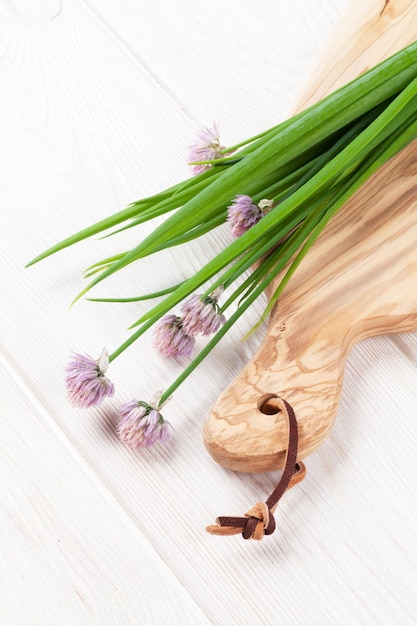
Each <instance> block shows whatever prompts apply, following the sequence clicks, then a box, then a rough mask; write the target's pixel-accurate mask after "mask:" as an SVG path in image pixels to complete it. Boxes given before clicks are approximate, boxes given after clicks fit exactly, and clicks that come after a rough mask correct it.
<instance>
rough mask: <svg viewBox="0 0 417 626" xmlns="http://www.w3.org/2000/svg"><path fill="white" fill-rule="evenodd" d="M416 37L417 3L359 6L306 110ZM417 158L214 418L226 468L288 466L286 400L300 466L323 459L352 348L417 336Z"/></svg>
mask: <svg viewBox="0 0 417 626" xmlns="http://www.w3.org/2000/svg"><path fill="white" fill-rule="evenodd" d="M415 39H417V3H416V2H414V1H412V0H385V2H380V1H375V0H366V1H363V0H357V1H356V2H353V3H352V4H351V5H350V7H349V9H348V11H347V13H346V14H345V16H344V17H343V18H342V20H341V21H340V24H339V25H338V27H336V29H335V31H334V33H333V35H332V37H331V39H330V40H329V43H328V45H327V47H326V48H325V50H324V52H323V54H322V56H321V59H320V62H319V64H318V68H317V69H316V71H315V73H314V74H313V76H312V79H311V81H310V84H309V85H308V87H307V89H306V91H305V93H304V96H303V97H302V99H301V102H300V105H299V106H298V109H302V108H304V107H305V106H307V105H309V104H312V103H313V102H314V101H317V100H319V99H320V98H321V97H323V96H324V95H326V94H328V93H330V92H332V91H334V90H335V89H336V88H337V87H339V86H341V85H342V84H344V83H346V82H348V81H349V80H351V79H353V78H354V77H355V76H358V75H359V74H360V73H362V72H363V71H365V70H366V69H368V68H369V67H371V66H373V65H375V64H377V63H378V62H380V61H381V60H383V59H384V58H386V57H388V56H390V54H392V53H394V52H396V51H398V50H400V49H401V48H402V47H403V46H405V45H407V44H409V43H411V42H413V41H414V40H415ZM416 155H417V141H415V142H413V143H412V144H411V145H410V146H409V147H408V148H407V149H405V150H403V151H402V152H401V153H400V154H399V155H397V157H395V158H394V159H392V160H391V161H390V162H389V163H387V164H386V165H385V166H384V167H383V168H381V169H380V170H379V171H378V172H377V173H376V174H375V175H374V176H373V177H372V178H371V179H370V180H369V181H368V182H367V183H366V184H365V185H364V186H363V187H362V188H361V189H360V190H359V192H358V193H356V194H355V196H354V197H353V198H352V199H351V200H350V201H349V202H348V203H347V204H346V205H345V206H344V207H343V209H341V210H340V212H339V213H338V215H337V216H336V217H335V218H334V219H333V220H332V221H331V222H330V224H329V225H328V227H327V228H326V230H325V232H324V233H323V234H322V236H321V237H320V238H319V239H318V241H317V242H316V244H315V245H314V246H313V248H312V249H311V250H310V251H309V253H308V255H307V257H306V259H304V261H303V262H302V264H301V266H300V267H299V268H298V269H297V271H296V273H295V274H294V276H293V277H292V279H291V281H290V283H289V284H288V286H287V288H286V290H285V291H284V293H283V295H282V297H281V299H280V301H279V303H278V306H277V307H276V308H275V310H274V311H273V313H272V315H271V319H270V324H269V328H268V331H267V334H266V337H265V339H264V341H263V343H262V345H261V347H260V348H259V350H258V352H257V353H256V354H255V356H254V357H253V359H252V360H251V361H250V363H248V365H247V366H246V367H245V368H244V370H243V371H242V372H241V374H240V375H239V376H238V377H237V378H236V379H235V380H234V381H233V382H232V383H231V385H229V387H228V388H227V389H226V390H225V391H224V393H223V394H222V395H221V397H220V398H219V399H218V401H217V402H216V403H215V405H214V407H213V408H212V410H211V412H210V413H209V415H208V416H207V418H206V421H205V424H204V433H203V434H204V441H205V444H206V447H207V449H208V450H209V452H210V454H211V455H212V456H213V458H214V459H215V460H216V461H217V462H218V463H220V464H221V465H224V466H225V467H228V468H230V469H233V470H238V471H243V472H264V471H271V470H274V469H278V468H280V467H282V465H283V462H284V458H285V450H286V446H287V427H286V424H285V420H284V419H283V417H282V416H281V415H280V412H279V410H278V408H277V407H276V406H275V404H274V396H277V395H278V396H281V397H283V398H284V399H285V400H287V401H288V402H289V403H290V404H291V405H292V406H293V408H294V410H295V413H296V416H297V419H298V423H299V434H300V441H299V459H303V458H305V457H306V456H307V455H309V454H311V453H312V452H314V450H316V449H317V447H318V446H320V444H321V443H322V442H323V441H324V439H325V438H326V437H327V435H328V434H329V432H330V430H331V427H332V425H333V423H334V420H335V417H336V412H337V407H338V402H339V397H340V392H341V388H342V381H343V372H344V366H345V361H346V357H347V355H348V352H349V350H350V348H351V347H352V346H353V345H354V344H355V343H356V342H358V341H360V340H361V339H363V338H365V337H370V336H373V335H377V334H386V333H397V332H407V331H411V330H415V329H417V290H416V287H415V286H416V280H417V159H416ZM277 280H279V278H278V279H277ZM276 284H277V283H275V287H276ZM273 289H274V285H272V290H273Z"/></svg>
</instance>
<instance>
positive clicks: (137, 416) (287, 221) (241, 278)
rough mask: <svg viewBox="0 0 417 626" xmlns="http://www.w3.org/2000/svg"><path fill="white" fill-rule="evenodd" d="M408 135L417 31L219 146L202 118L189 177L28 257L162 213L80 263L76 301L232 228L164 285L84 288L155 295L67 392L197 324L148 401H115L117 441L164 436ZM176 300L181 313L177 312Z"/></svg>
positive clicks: (80, 367) (163, 347)
mask: <svg viewBox="0 0 417 626" xmlns="http://www.w3.org/2000/svg"><path fill="white" fill-rule="evenodd" d="M416 137H417V42H415V43H413V44H411V45H409V46H408V47H406V48H404V49H403V50H401V51H400V52H398V53H397V54H394V55H393V56H391V57H390V58H388V59H387V60H385V61H383V62H382V63H380V64H379V65H377V66H375V67H374V68H372V69H370V70H369V71H367V72H366V73H364V74H362V75H361V76H360V77H359V78H356V79H355V80H353V81H351V82H350V83H348V84H346V85H345V86H343V87H341V88H340V89H338V90H337V91H335V92H334V93H332V94H330V95H329V96H327V97H325V98H323V99H322V100H320V101H319V102H318V103H316V104H314V105H312V106H310V107H309V108H307V109H305V110H304V111H302V112H300V113H298V114H297V115H294V116H293V117H291V118H290V119H288V120H286V121H285V122H283V123H281V124H278V125H277V126H274V127H273V128H271V129H269V130H267V131H265V132H263V133H260V134H258V135H256V136H255V137H251V138H249V139H247V140H245V141H242V142H240V143H239V144H236V145H234V146H231V147H224V146H222V145H221V143H220V139H219V133H218V128H217V126H216V125H213V127H212V128H208V129H205V130H204V131H202V132H201V133H200V136H199V138H198V140H197V141H196V143H195V144H194V145H193V146H191V148H190V164H191V166H192V169H193V173H194V175H193V176H192V177H191V178H189V179H188V180H185V181H183V182H181V183H179V184H177V185H174V186H172V187H170V188H169V189H166V190H165V191H162V192H161V193H158V194H156V195H153V196H150V197H148V198H144V199H142V200H138V201H137V202H133V203H132V204H131V205H129V206H128V207H127V208H126V209H124V210H122V211H119V212H117V213H115V214H114V215H111V216H110V217H107V218H105V219H103V220H101V221H99V222H97V223H95V224H93V225H91V226H89V227H87V228H84V229H83V230H81V231H79V232H77V233H75V234H73V235H71V236H70V237H68V238H66V239H64V240H63V241H60V242H59V243H57V244H55V245H54V246H52V247H51V248H49V249H47V250H46V251H45V252H43V253H42V254H40V255H39V256H37V257H36V258H35V259H33V260H32V261H30V263H29V264H28V265H33V264H34V263H37V262H38V261H40V260H42V259H45V258H46V257H48V256H50V255H52V254H55V253H56V252H58V251H60V250H62V249H64V248H66V247H68V246H71V245H73V244H75V243H77V242H79V241H82V240H83V239H86V238H88V237H92V236H94V235H99V234H101V235H102V236H103V237H108V236H113V235H115V234H116V233H119V232H121V231H123V230H126V229H130V228H133V227H140V225H141V224H143V223H145V222H147V221H149V220H153V219H155V218H160V217H161V216H164V217H165V220H164V221H163V222H162V223H161V224H160V225H159V226H158V227H157V228H156V229H155V230H154V231H153V232H151V234H149V235H148V236H147V237H145V238H143V239H142V240H140V241H139V243H138V244H137V245H136V246H135V247H134V248H132V249H131V250H126V251H123V252H121V253H119V254H116V255H113V256H111V257H107V258H105V259H102V260H100V261H98V262H96V263H94V264H93V265H91V266H90V267H89V268H87V270H86V272H85V277H86V278H88V279H89V282H88V284H87V286H86V287H85V288H84V289H83V290H82V291H81V292H80V293H79V294H78V295H77V296H76V298H75V300H74V302H75V301H76V300H78V299H79V298H81V297H83V296H85V295H86V294H88V293H89V291H90V290H91V289H92V288H93V287H95V286H96V285H97V284H98V283H100V282H101V281H103V280H104V279H105V278H108V277H109V276H111V275H112V274H115V273H116V272H118V271H119V270H122V269H123V268H125V267H126V266H127V265H129V264H130V263H133V262H134V261H138V260H140V259H142V258H144V257H147V256H149V255H151V254H154V253H157V252H159V251H161V250H166V249H168V248H173V247H175V246H179V245H183V244H187V243H188V242H190V241H193V240H194V239H197V238H199V237H202V236H204V235H206V234H207V233H208V232H210V231H211V230H213V229H215V228H218V227H219V226H220V225H221V224H224V223H228V225H229V228H230V234H231V238H230V239H231V240H230V243H229V244H228V245H227V246H226V247H225V248H224V249H223V250H222V251H221V252H219V253H218V254H216V255H215V256H214V257H213V258H212V259H211V260H210V261H209V262H207V263H206V264H204V265H203V266H202V267H201V268H200V269H199V270H198V271H197V272H196V273H195V274H194V275H192V276H190V277H189V278H187V279H186V280H183V281H182V282H179V283H177V284H175V285H173V286H172V287H168V288H165V289H161V290H160V291H156V292H154V293H149V294H141V295H138V296H134V297H127V298H89V300H93V301H99V302H133V301H142V300H152V299H158V302H157V303H156V304H155V305H154V306H153V307H151V308H150V309H149V310H148V311H147V312H146V313H145V314H144V315H142V316H141V317H140V318H139V319H138V320H136V321H135V322H134V323H133V324H132V326H131V329H132V333H131V335H130V336H129V337H128V338H127V339H126V341H124V342H123V343H122V344H121V345H120V346H119V347H118V348H116V349H115V350H114V351H113V352H112V353H110V354H109V353H108V352H107V350H103V352H102V354H101V356H100V357H99V358H98V359H92V358H91V357H89V356H86V355H80V354H76V355H74V356H73V358H72V360H71V361H70V363H69V364H68V366H67V377H66V383H67V390H68V396H69V399H70V401H71V402H72V403H73V404H74V405H75V406H80V407H90V406H94V405H97V404H99V403H101V402H102V401H103V400H104V399H105V398H106V397H108V396H111V395H113V394H114V385H113V383H112V382H111V381H110V380H109V379H108V378H107V376H106V372H107V369H108V366H109V364H110V363H111V362H112V361H113V360H114V359H115V358H116V357H118V356H119V355H120V354H121V353H122V352H124V350H126V349H127V348H128V347H129V346H131V345H132V344H133V343H134V342H135V341H136V340H137V339H139V337H141V335H143V333H145V332H146V331H147V330H149V329H150V328H151V327H153V326H154V325H155V324H156V327H155V330H154V333H155V345H156V346H157V347H158V348H159V350H160V352H161V354H162V355H164V356H165V357H176V356H179V355H190V354H191V353H192V351H193V349H194V345H195V337H196V336H197V335H203V336H206V337H210V339H209V340H208V343H207V344H206V345H205V347H204V348H203V349H202V350H201V351H200V352H199V353H198V354H197V356H196V357H195V358H194V359H193V360H192V361H191V362H190V363H189V365H188V366H187V367H186V368H185V369H184V370H183V372H182V373H181V374H180V376H178V378H177V379H176V380H175V381H174V382H173V383H171V385H169V387H167V388H166V389H165V391H163V392H162V393H161V394H158V396H157V397H155V398H154V399H152V400H150V401H149V402H144V401H142V400H140V401H136V400H132V401H131V402H127V403H125V404H123V405H122V406H121V408H120V422H119V426H118V434H119V436H120V439H121V440H122V441H123V443H125V444H127V445H129V446H131V447H140V446H149V445H152V444H153V443H155V442H162V441H165V440H166V439H167V438H168V436H169V433H170V426H169V424H168V422H166V420H165V419H164V418H163V416H162V413H161V409H162V407H163V405H164V404H165V403H166V402H167V400H168V399H169V398H170V397H171V395H172V394H173V393H174V392H175V391H176V390H177V388H178V387H179V386H180V384H181V383H182V382H183V381H184V380H185V379H186V378H187V377H188V376H189V375H190V374H191V373H192V372H193V371H194V369H195V368H196V367H197V366H198V365H199V364H200V363H201V361H203V359H204V358H205V357H206V356H207V355H208V354H209V352H210V351H211V350H212V349H213V348H214V347H215V346H216V344H217V343H218V342H219V341H220V339H221V338H222V337H223V336H224V335H225V334H226V333H227V331H228V330H229V329H230V328H231V327H232V326H233V324H234V323H235V322H236V321H237V320H238V319H239V318H240V316H241V315H242V314H243V313H244V312H245V311H246V310H247V309H248V308H249V307H250V306H251V305H252V304H253V302H254V301H255V300H256V299H257V298H258V297H259V296H260V295H261V294H262V293H263V291H264V290H265V288H266V287H268V286H269V285H270V284H271V283H272V282H273V281H274V279H275V278H276V277H277V275H278V274H280V273H281V280H280V281H279V284H278V286H277V287H276V289H275V291H274V293H272V295H271V297H270V299H269V302H268V304H267V306H266V308H265V310H264V312H263V314H262V316H261V318H260V320H259V322H258V323H257V324H256V326H255V328H256V327H258V326H259V325H260V324H261V323H262V322H263V321H264V320H265V319H266V317H267V316H268V315H269V313H270V312H271V310H272V308H273V307H274V305H275V304H276V302H277V300H278V299H279V297H280V295H281V293H282V291H283V289H284V287H285V286H286V284H287V283H288V281H289V280H290V279H291V276H292V275H293V273H294V272H295V270H296V268H297V267H298V266H299V264H300V263H301V261H302V260H303V259H304V257H305V256H306V254H307V253H308V250H309V248H310V247H311V246H312V245H313V243H314V242H315V240H316V239H317V237H318V236H319V235H320V233H321V232H322V231H323V229H324V228H325V226H326V224H327V223H328V221H329V220H330V219H331V218H332V217H333V216H334V215H335V214H336V213H337V211H338V210H339V209H340V208H341V207H342V206H343V205H344V203H345V202H346V201H347V200H348V199H349V198H350V197H351V196H352V195H353V194H354V193H355V192H356V191H357V190H358V189H359V188H360V187H361V185H363V183H364V182H365V181H366V180H367V179H368V178H369V177H370V176H371V175H372V174H374V173H375V172H376V171H377V170H378V169H379V168H380V167H381V166H382V165H383V164H384V163H386V162H387V161H388V160H389V159H391V158H392V157H393V156H394V155H395V154H397V153H398V152H399V151H401V150H402V149H403V148H405V147H406V146H407V145H408V144H409V143H410V142H411V141H413V140H414V139H415V138H416ZM249 269H252V271H251V272H250V273H249V274H248V270H249ZM197 292H198V293H197ZM221 299H222V300H223V303H222V304H220V300H221ZM178 305H179V306H180V309H181V313H180V314H176V313H173V312H172V311H173V309H174V308H175V307H176V306H178ZM232 305H233V310H232V313H231V314H229V309H230V307H232Z"/></svg>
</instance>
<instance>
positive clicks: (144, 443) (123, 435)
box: [117, 400, 171, 448]
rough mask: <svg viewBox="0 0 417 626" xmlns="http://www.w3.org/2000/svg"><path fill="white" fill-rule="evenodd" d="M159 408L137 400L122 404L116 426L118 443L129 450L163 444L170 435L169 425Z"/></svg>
mask: <svg viewBox="0 0 417 626" xmlns="http://www.w3.org/2000/svg"><path fill="white" fill-rule="evenodd" d="M160 408H161V407H159V408H155V406H152V405H150V404H147V403H146V402H142V401H139V402H138V401H137V400H132V401H130V402H126V403H125V404H123V405H122V406H121V407H120V409H119V416H120V421H119V424H118V426H117V434H118V436H119V439H120V441H121V442H122V443H124V444H125V445H126V446H129V448H142V447H149V446H153V444H154V443H164V441H166V440H167V439H168V437H169V436H170V434H171V432H170V431H171V425H170V424H169V423H168V422H166V421H165V420H164V418H163V417H162V414H161V413H160V410H159V409H160Z"/></svg>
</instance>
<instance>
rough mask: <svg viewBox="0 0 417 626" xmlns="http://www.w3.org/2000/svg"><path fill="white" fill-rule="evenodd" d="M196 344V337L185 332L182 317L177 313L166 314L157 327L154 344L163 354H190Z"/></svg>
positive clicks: (170, 355)
mask: <svg viewBox="0 0 417 626" xmlns="http://www.w3.org/2000/svg"><path fill="white" fill-rule="evenodd" d="M194 344H195V339H194V337H191V336H190V335H189V334H188V333H186V332H185V330H184V328H183V325H182V320H181V318H180V317H177V316H176V315H171V314H169V315H165V316H164V317H163V318H162V319H161V321H160V322H159V324H158V326H157V327H156V328H155V332H154V345H155V347H156V348H157V349H158V350H159V352H160V353H161V354H162V355H163V356H166V357H174V356H188V355H190V354H191V352H192V350H193V348H194Z"/></svg>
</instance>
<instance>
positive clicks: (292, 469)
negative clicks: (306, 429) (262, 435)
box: [206, 398, 306, 541]
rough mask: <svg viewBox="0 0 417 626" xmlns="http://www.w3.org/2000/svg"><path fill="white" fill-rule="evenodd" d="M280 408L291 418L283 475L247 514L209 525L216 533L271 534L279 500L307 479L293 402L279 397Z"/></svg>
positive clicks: (252, 536) (258, 536) (246, 536)
mask: <svg viewBox="0 0 417 626" xmlns="http://www.w3.org/2000/svg"><path fill="white" fill-rule="evenodd" d="M277 400H278V403H279V404H280V409H281V411H282V412H283V413H284V415H285V416H286V418H287V422H288V448H287V453H286V458H285V464H284V469H283V472H282V475H281V479H280V481H279V483H278V484H277V486H276V487H275V489H274V491H273V492H272V493H271V495H270V496H269V498H268V499H267V500H266V502H257V503H256V504H255V505H254V506H253V507H252V508H251V509H249V511H248V512H247V513H245V516H244V517H218V518H217V519H216V524H213V525H211V526H207V528H206V530H207V532H209V533H210V534H212V535H237V534H240V533H241V534H242V536H243V538H244V539H255V540H258V541H259V540H261V539H263V537H264V535H271V534H272V533H273V532H274V530H275V519H274V515H273V514H274V512H275V509H276V507H277V505H278V501H279V500H280V498H281V497H282V496H283V494H284V493H285V491H287V489H290V488H291V487H293V486H294V485H296V484H298V483H299V482H300V481H301V480H303V478H304V476H305V473H306V468H305V466H304V463H301V462H298V463H297V451H298V425H297V420H296V418H295V414H294V411H293V409H292V407H291V405H290V404H289V403H288V402H286V401H285V400H283V399H282V398H277Z"/></svg>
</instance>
